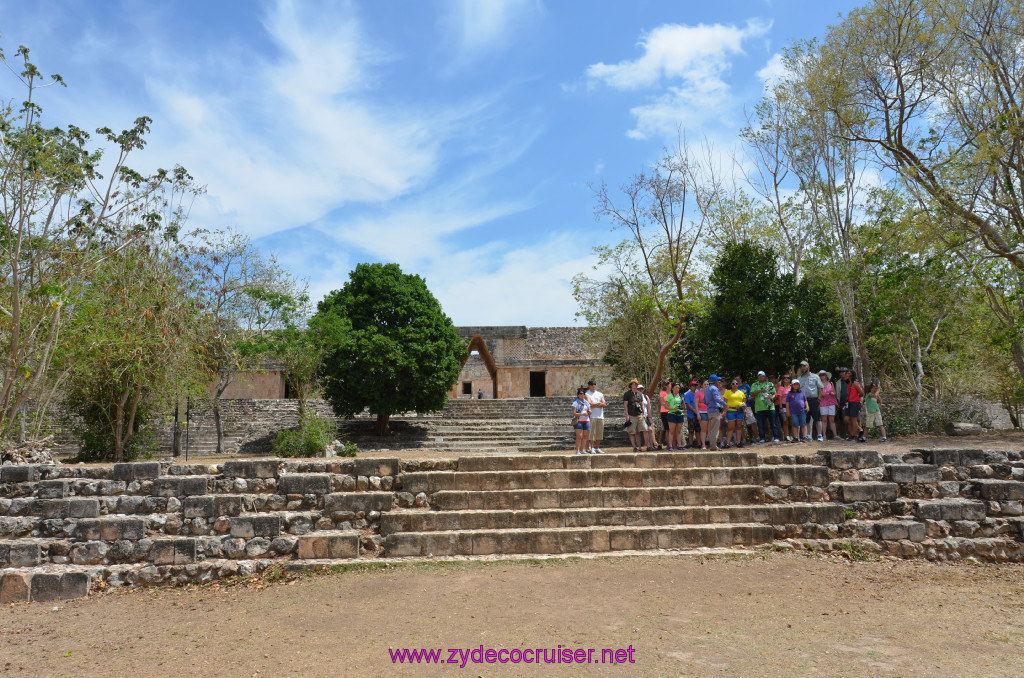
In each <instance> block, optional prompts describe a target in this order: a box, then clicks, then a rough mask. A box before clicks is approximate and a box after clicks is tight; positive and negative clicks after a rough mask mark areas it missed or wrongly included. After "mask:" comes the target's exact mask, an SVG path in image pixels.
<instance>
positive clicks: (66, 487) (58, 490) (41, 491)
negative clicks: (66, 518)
mask: <svg viewBox="0 0 1024 678" xmlns="http://www.w3.org/2000/svg"><path fill="white" fill-rule="evenodd" d="M69 494H71V483H70V482H68V481H67V480H41V481H39V483H38V484H37V485H36V496H37V497H39V498H40V499H65V498H67V496H68V495H69Z"/></svg>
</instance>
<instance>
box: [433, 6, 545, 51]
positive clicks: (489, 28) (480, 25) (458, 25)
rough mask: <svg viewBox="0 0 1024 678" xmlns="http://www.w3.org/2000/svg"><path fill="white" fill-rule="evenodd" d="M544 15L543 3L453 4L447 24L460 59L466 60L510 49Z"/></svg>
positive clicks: (445, 19)
mask: <svg viewBox="0 0 1024 678" xmlns="http://www.w3.org/2000/svg"><path fill="white" fill-rule="evenodd" d="M542 11H543V7H542V6H541V3H540V2H539V0H451V2H450V3H449V5H448V13H447V15H446V16H445V18H444V20H443V21H444V23H445V24H446V25H447V27H448V31H449V33H451V34H452V36H453V38H454V41H455V43H456V44H457V46H458V48H459V51H460V55H459V59H466V58H472V57H473V56H475V55H479V54H480V53H482V52H485V51H500V50H501V49H503V48H505V47H507V46H508V45H509V44H511V42H512V38H513V37H514V35H515V33H516V31H517V30H518V29H519V28H520V27H521V26H522V25H523V24H524V23H526V22H528V21H530V20H532V19H534V18H536V17H537V16H539V15H540V14H541V13H542Z"/></svg>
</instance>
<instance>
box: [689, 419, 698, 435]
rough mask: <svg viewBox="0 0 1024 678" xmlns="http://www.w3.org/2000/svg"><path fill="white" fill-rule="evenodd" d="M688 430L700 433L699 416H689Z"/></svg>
mask: <svg viewBox="0 0 1024 678" xmlns="http://www.w3.org/2000/svg"><path fill="white" fill-rule="evenodd" d="M686 430H687V432H688V433H700V419H698V418H697V417H687V418H686Z"/></svg>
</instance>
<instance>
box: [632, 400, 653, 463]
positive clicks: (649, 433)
mask: <svg viewBox="0 0 1024 678" xmlns="http://www.w3.org/2000/svg"><path fill="white" fill-rule="evenodd" d="M636 388H637V390H638V391H640V395H641V396H643V401H644V421H645V422H647V430H646V431H644V439H646V440H647V451H648V452H653V451H654V427H653V426H652V425H651V399H650V398H648V397H647V392H646V391H645V389H644V386H643V384H640V385H639V386H637V387H636ZM643 442H644V441H643V440H641V441H640V445H641V447H642V446H643Z"/></svg>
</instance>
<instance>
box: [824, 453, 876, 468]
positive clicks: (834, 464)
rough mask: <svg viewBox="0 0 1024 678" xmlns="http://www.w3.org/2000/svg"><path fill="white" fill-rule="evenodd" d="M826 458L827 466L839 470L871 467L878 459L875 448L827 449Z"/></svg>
mask: <svg viewBox="0 0 1024 678" xmlns="http://www.w3.org/2000/svg"><path fill="white" fill-rule="evenodd" d="M827 458H828V464H829V466H830V467H831V468H834V469H839V470H843V469H848V468H858V469H860V468H872V467H874V466H878V464H879V461H880V459H879V456H878V452H876V451H875V450H828V452H827Z"/></svg>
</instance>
